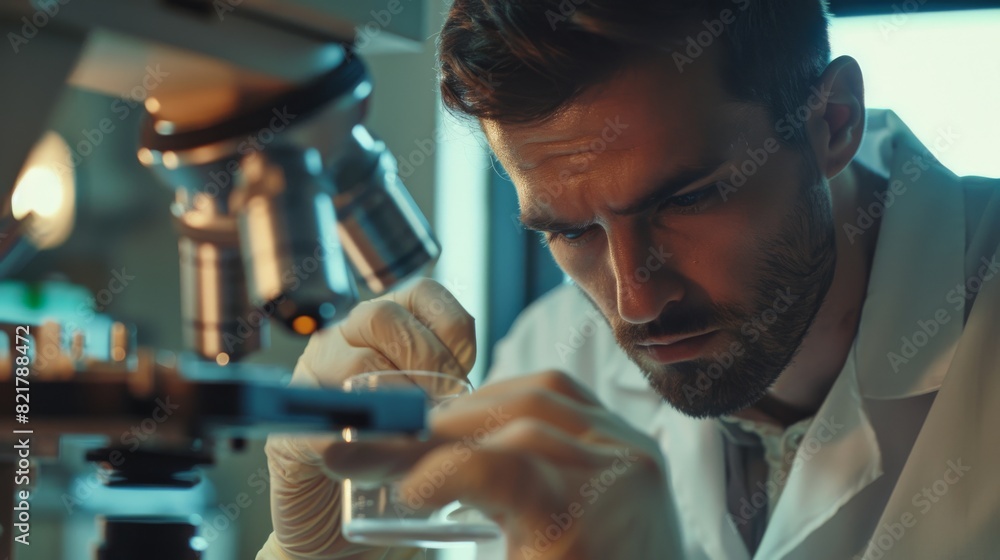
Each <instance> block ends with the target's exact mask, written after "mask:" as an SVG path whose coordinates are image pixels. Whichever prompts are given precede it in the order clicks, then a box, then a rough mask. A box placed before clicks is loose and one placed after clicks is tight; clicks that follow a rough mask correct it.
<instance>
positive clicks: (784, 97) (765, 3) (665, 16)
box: [438, 0, 830, 144]
mask: <svg viewBox="0 0 1000 560" xmlns="http://www.w3.org/2000/svg"><path fill="white" fill-rule="evenodd" d="M724 10H728V12H724ZM717 20H718V22H719V23H721V22H723V21H728V22H729V23H728V25H725V24H723V25H724V27H723V28H722V30H721V33H719V34H718V40H721V41H724V44H725V46H726V47H727V49H728V55H729V56H728V64H727V66H728V67H727V68H725V69H724V73H725V77H726V81H727V84H728V88H729V90H730V93H731V94H733V95H734V96H735V97H737V98H738V99H742V100H746V101H749V102H753V103H757V104H760V105H762V106H763V107H765V108H766V109H768V110H769V111H770V112H771V115H772V117H774V118H780V117H782V116H784V115H786V114H788V113H793V114H794V113H795V111H796V109H797V107H799V106H800V105H801V104H802V103H803V101H804V100H805V99H806V98H807V96H808V94H809V91H810V88H811V87H812V86H813V85H814V83H815V81H816V80H817V78H818V77H819V76H820V74H821V73H822V72H823V70H824V69H825V68H826V66H827V64H829V62H830V43H829V38H828V35H827V25H828V16H827V11H826V6H825V2H824V0H703V1H694V0H454V3H453V4H452V6H451V9H450V11H449V13H448V18H447V20H446V21H445V24H444V28H443V29H442V31H441V36H440V38H439V42H438V45H439V56H440V80H441V93H442V97H443V99H444V103H445V106H446V107H447V108H448V109H449V110H450V111H451V112H453V113H456V114H459V115H467V116H472V117H475V118H479V119H490V120H496V121H498V122H502V123H531V122H537V121H542V120H544V119H545V118H547V117H549V116H551V115H552V114H554V113H555V112H556V111H557V110H558V109H559V108H561V107H562V106H564V105H566V104H567V103H569V102H571V101H572V100H573V99H574V98H576V97H577V96H578V95H580V94H581V93H582V92H583V91H584V90H586V89H587V88H588V87H590V86H593V85H595V84H598V83H600V82H601V81H604V80H607V79H609V78H610V77H612V76H613V75H614V74H615V73H617V72H618V71H620V70H621V69H623V68H624V67H625V66H626V65H627V64H628V63H629V62H630V61H632V60H634V59H636V58H638V57H643V56H647V55H649V54H650V53H653V52H656V49H657V48H664V47H665V48H667V52H671V56H672V57H673V60H674V63H675V64H677V65H678V67H679V69H682V66H683V65H684V64H686V62H685V57H687V58H686V60H687V61H690V62H691V63H694V59H692V58H690V57H689V56H688V54H689V53H690V52H694V53H697V52H698V51H697V47H696V46H692V43H693V45H697V44H698V40H699V37H698V35H699V34H701V33H702V32H703V31H705V32H708V33H709V34H712V29H713V28H714V29H716V30H719V27H718V25H715V24H713V23H712V22H715V21H717ZM692 22H696V23H697V24H698V28H699V29H698V30H697V31H695V33H694V34H693V35H691V36H685V37H679V34H680V33H682V32H684V31H689V30H690V24H691V23H692ZM684 24H687V25H688V27H682V26H683V25H684ZM689 32H690V31H689ZM708 37H709V35H704V34H702V37H701V39H704V41H703V44H708V43H710V42H711V41H714V40H715V35H712V39H711V41H709V39H708ZM689 47H690V48H691V49H692V50H691V51H687V49H688V48H689ZM786 140H790V141H791V143H794V144H801V143H802V142H804V141H805V136H804V134H797V135H796V137H795V138H794V139H789V138H786Z"/></svg>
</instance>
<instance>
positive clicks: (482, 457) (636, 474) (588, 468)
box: [326, 371, 683, 560]
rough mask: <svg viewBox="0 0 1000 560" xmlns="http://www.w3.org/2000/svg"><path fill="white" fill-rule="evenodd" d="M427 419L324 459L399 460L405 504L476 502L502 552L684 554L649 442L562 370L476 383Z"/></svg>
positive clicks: (566, 557)
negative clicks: (411, 432)
mask: <svg viewBox="0 0 1000 560" xmlns="http://www.w3.org/2000/svg"><path fill="white" fill-rule="evenodd" d="M431 429H432V435H431V438H430V439H429V440H421V441H413V440H410V441H392V442H382V441H368V442H365V441H360V442H354V443H351V444H350V445H347V444H340V445H335V446H333V447H332V448H331V449H330V450H329V451H328V453H327V455H326V460H327V462H328V463H329V464H336V465H337V469H338V472H341V473H344V474H346V475H348V476H353V475H354V474H355V473H365V472H368V471H369V470H371V469H373V468H379V467H380V466H381V465H386V464H392V463H396V464H398V465H406V468H405V471H407V472H406V475H405V476H404V477H403V478H402V479H401V480H400V481H399V487H398V490H399V495H400V497H401V500H402V503H403V504H404V505H405V506H406V507H408V508H411V509H413V510H416V511H421V510H424V509H434V508H438V507H441V506H443V505H445V504H448V503H450V502H452V501H453V500H461V501H462V503H463V505H467V506H472V507H475V508H478V509H479V510H480V511H481V512H482V513H485V514H486V515H487V516H489V517H490V518H492V519H493V520H494V521H496V522H497V523H498V524H499V525H500V526H501V527H502V528H503V531H504V534H505V535H506V537H507V558H508V560H525V559H534V560H608V559H627V560H632V559H647V558H656V559H664V560H667V559H677V558H683V552H682V549H681V538H680V525H679V521H678V512H677V511H676V508H675V507H674V505H673V499H672V497H671V496H672V494H671V490H670V485H669V482H668V477H667V472H668V471H667V465H666V463H665V460H664V458H663V455H662V452H661V451H660V447H659V444H658V443H657V442H656V441H655V440H654V439H652V438H650V437H649V436H647V435H645V434H643V433H641V432H640V431H639V430H637V429H636V428H635V427H633V426H632V425H630V424H629V423H628V422H627V421H625V420H624V419H623V418H622V417H621V416H618V415H617V414H616V413H615V412H614V411H612V410H609V409H608V408H607V407H605V406H604V405H603V404H602V403H601V401H600V400H598V398H597V397H596V396H595V395H594V394H593V393H592V392H591V391H590V390H589V389H587V388H586V387H584V386H583V385H581V384H580V383H579V382H578V381H576V380H574V379H573V378H572V377H570V376H568V375H566V374H564V373H561V372H556V371H546V372H541V373H538V374H534V375H525V376H521V377H516V378H513V379H508V380H504V381H499V382H496V383H493V384H487V385H485V386H484V387H482V388H480V389H479V390H477V391H476V392H475V393H473V394H471V395H469V396H465V397H462V398H460V399H455V400H453V401H450V402H449V404H448V406H446V407H443V408H440V409H438V410H436V411H435V413H434V414H433V415H432V417H431ZM400 457H405V461H400V460H398V458H400Z"/></svg>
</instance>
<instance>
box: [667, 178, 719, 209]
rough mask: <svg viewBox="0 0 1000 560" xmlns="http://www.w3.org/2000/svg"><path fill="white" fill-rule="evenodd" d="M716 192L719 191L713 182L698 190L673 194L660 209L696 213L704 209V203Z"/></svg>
mask: <svg viewBox="0 0 1000 560" xmlns="http://www.w3.org/2000/svg"><path fill="white" fill-rule="evenodd" d="M716 192H718V189H717V188H716V185H715V184H714V183H713V184H711V185H708V186H707V187H702V188H700V189H698V190H696V191H692V192H689V193H685V194H681V195H677V196H672V197H670V198H668V199H667V200H665V201H663V204H661V205H660V210H669V209H671V208H673V209H674V210H675V211H677V212H679V213H681V214H696V213H698V212H700V211H701V210H703V207H702V205H703V204H704V203H705V202H707V201H708V200H709V199H710V198H711V197H712V196H713V195H714V194H715V193H716Z"/></svg>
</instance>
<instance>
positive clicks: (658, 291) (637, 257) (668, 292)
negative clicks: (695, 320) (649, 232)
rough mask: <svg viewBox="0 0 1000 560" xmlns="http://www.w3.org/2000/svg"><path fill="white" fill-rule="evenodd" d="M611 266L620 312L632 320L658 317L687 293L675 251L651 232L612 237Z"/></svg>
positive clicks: (621, 315)
mask: <svg viewBox="0 0 1000 560" xmlns="http://www.w3.org/2000/svg"><path fill="white" fill-rule="evenodd" d="M610 245H611V246H610V249H611V253H610V254H611V268H612V270H613V273H614V277H615V286H616V290H617V294H616V296H617V303H618V315H619V316H620V317H621V318H622V320H623V321H626V322H629V323H633V324H643V323H649V322H651V321H654V320H656V319H657V318H658V317H659V316H660V315H661V314H662V313H663V312H664V311H665V310H666V309H667V307H669V306H670V305H671V304H673V303H675V302H679V301H680V300H681V298H682V297H683V296H684V284H683V281H682V278H681V276H680V275H679V274H678V273H677V270H676V269H675V268H674V266H673V264H672V263H671V258H672V256H673V255H672V254H671V253H670V252H668V251H667V250H666V247H664V245H663V244H660V243H656V242H655V241H653V240H651V239H650V238H649V237H648V236H643V235H637V234H634V233H624V234H620V235H618V236H617V237H616V238H615V239H612V240H611V244H610Z"/></svg>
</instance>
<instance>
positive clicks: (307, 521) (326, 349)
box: [257, 279, 476, 560]
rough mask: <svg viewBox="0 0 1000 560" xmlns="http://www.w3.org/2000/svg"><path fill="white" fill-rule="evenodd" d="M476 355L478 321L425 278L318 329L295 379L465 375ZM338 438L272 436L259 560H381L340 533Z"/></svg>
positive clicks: (324, 382)
mask: <svg viewBox="0 0 1000 560" xmlns="http://www.w3.org/2000/svg"><path fill="white" fill-rule="evenodd" d="M475 359H476V337H475V324H474V320H473V318H472V317H471V316H470V315H469V314H468V313H467V312H466V311H465V309H463V308H462V306H461V305H460V304H459V303H458V301H456V300H455V297H454V296H453V295H452V294H451V293H449V292H448V290H446V289H445V288H444V287H443V286H441V285H440V284H438V283H437V282H434V281H433V280H429V279H421V280H418V281H417V282H415V283H414V284H412V285H411V286H409V287H407V288H404V289H401V290H400V291H398V292H392V293H390V294H388V295H385V296H383V297H381V298H378V299H375V300H372V301H368V302H363V303H360V304H358V306H357V307H356V308H355V309H354V310H352V311H351V313H350V314H349V315H348V317H347V318H346V319H344V320H343V321H341V322H340V323H338V324H336V325H334V326H332V327H331V328H329V329H326V330H324V331H321V332H318V333H316V334H314V335H313V336H312V338H311V339H310V340H309V344H308V345H307V346H306V349H305V352H303V354H302V356H301V357H300V358H299V361H298V363H297V364H296V366H295V371H294V374H293V376H292V382H291V384H292V385H300V386H309V387H340V386H341V384H342V383H343V381H344V380H345V379H347V378H348V377H350V376H352V375H356V374H358V373H364V372H368V371H382V370H404V369H415V370H429V371H437V372H442V373H448V374H452V375H455V376H459V377H462V378H464V377H465V376H466V375H468V373H469V370H470V369H471V368H472V365H473V363H474V362H475ZM334 441H335V439H334V438H332V437H289V436H271V437H269V438H268V439H267V444H266V446H265V452H266V453H267V463H268V469H269V471H270V478H271V485H270V486H271V521H272V523H273V526H274V532H272V533H271V535H270V537H269V538H268V540H267V542H266V543H265V545H264V547H263V548H262V549H261V550H260V552H258V554H257V560H319V559H324V560H328V559H332V558H347V557H352V556H354V555H356V554H361V553H363V552H365V551H370V552H372V556H371V557H373V558H382V557H383V556H382V554H383V553H384V551H376V550H375V549H372V548H370V547H365V546H360V545H354V544H352V543H348V542H347V541H345V540H344V539H343V538H342V537H341V535H340V513H341V505H340V481H339V480H334V479H332V478H331V473H330V471H329V470H327V469H326V467H325V466H324V459H323V457H324V455H325V454H326V451H327V449H328V448H329V447H330V445H331V444H332V443H334ZM360 557H361V556H359V558H360ZM400 557H405V556H400Z"/></svg>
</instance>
